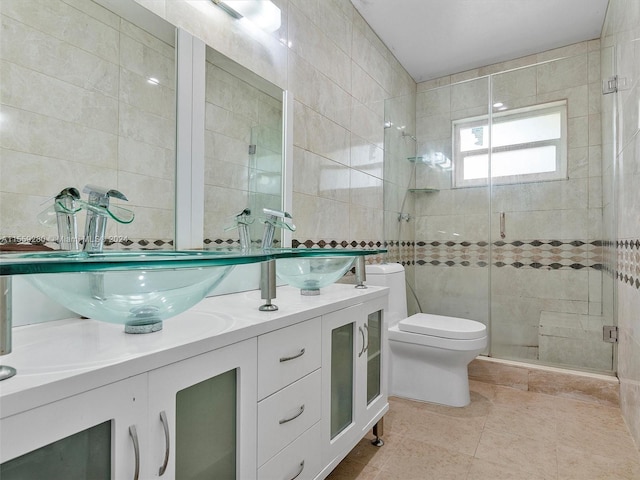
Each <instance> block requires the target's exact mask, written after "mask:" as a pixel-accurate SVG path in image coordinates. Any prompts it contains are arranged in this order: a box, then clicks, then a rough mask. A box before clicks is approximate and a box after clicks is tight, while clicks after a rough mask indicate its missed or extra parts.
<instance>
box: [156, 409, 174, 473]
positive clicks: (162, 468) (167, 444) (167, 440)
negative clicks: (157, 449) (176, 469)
mask: <svg viewBox="0 0 640 480" xmlns="http://www.w3.org/2000/svg"><path fill="white" fill-rule="evenodd" d="M160 421H161V422H162V427H163V428H164V445H165V449H164V462H163V463H162V465H161V466H160V469H159V470H158V475H159V476H160V477H161V476H162V475H164V472H166V471H167V465H168V464H169V448H170V446H171V438H170V437H169V422H168V421H167V414H166V412H165V411H164V410H163V411H161V412H160Z"/></svg>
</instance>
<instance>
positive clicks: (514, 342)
mask: <svg viewBox="0 0 640 480" xmlns="http://www.w3.org/2000/svg"><path fill="white" fill-rule="evenodd" d="M603 63H604V62H603ZM604 70H605V69H604V68H603V74H604V73H606V72H604ZM600 77H601V71H600V52H599V51H595V52H584V53H580V54H576V55H573V56H566V57H563V58H560V59H557V60H549V61H547V60H545V61H540V62H538V63H535V64H533V65H529V66H525V67H521V68H516V69H513V70H509V71H503V72H498V73H493V74H490V75H486V76H480V77H478V78H470V79H468V80H464V81H460V82H457V83H448V84H446V85H433V82H432V83H430V84H419V85H418V89H417V93H416V96H415V97H412V96H407V97H402V98H394V99H390V100H388V101H387V103H386V104H385V122H386V123H385V127H386V130H385V182H387V180H388V183H385V195H386V196H385V213H386V217H387V219H386V227H387V228H386V231H385V233H386V235H387V238H388V239H389V241H390V245H391V246H393V245H395V244H397V245H398V248H390V256H391V258H390V260H391V261H400V262H401V263H403V264H405V266H406V268H407V271H408V272H410V274H409V275H407V278H408V284H409V285H408V286H409V287H410V288H408V296H409V299H408V306H409V310H410V312H417V311H423V312H426V313H434V314H439V315H448V316H455V317H462V318H468V319H472V320H477V321H480V322H482V323H484V324H486V325H487V326H488V330H489V333H490V342H489V347H488V350H487V352H485V353H486V354H487V355H489V356H492V357H497V358H502V359H510V360H518V361H525V362H529V363H541V364H545V365H553V366H560V367H566V368H573V369H578V370H585V371H595V372H604V373H606V372H612V371H613V370H614V364H613V344H612V343H607V342H604V341H603V327H604V326H606V325H610V324H612V323H613V321H614V320H613V319H614V315H613V312H612V311H611V310H612V309H611V308H610V306H611V305H613V301H612V299H611V298H610V297H611V296H612V295H613V290H614V289H613V288H610V287H611V285H613V283H614V282H612V281H611V275H612V273H610V272H609V270H610V269H608V267H607V265H608V263H607V261H606V260H607V259H606V251H605V247H606V245H607V242H606V238H608V237H610V235H609V233H608V231H609V229H610V223H611V220H610V217H611V215H610V214H609V213H608V212H607V211H606V209H607V205H608V202H607V193H605V194H604V195H603V190H604V191H605V192H607V191H608V190H607V188H606V187H607V182H608V180H607V178H609V177H608V176H607V170H606V168H605V166H603V162H602V160H603V155H602V151H603V149H602V143H603V142H602V137H603V136H602V134H601V131H600V125H601V121H600V116H601V110H605V108H604V103H603V106H601V102H603V100H602V96H601V95H600V94H599V93H600V91H599V88H597V89H596V87H599V85H600ZM411 100H414V102H415V105H416V108H415V121H414V123H412V122H411V121H410V120H408V119H407V118H402V116H403V115H404V116H406V117H409V116H411V115H412V114H413V112H412V111H411V110H410V109H409V110H407V109H404V110H403V109H402V108H401V106H402V105H407V104H410V102H411ZM407 112H409V113H407ZM395 125H411V126H414V129H409V128H405V129H403V130H402V131H401V132H400V133H398V130H395V129H394V126H395ZM409 138H411V141H410V142H408V141H407V139H409ZM407 145H410V146H411V148H412V149H413V150H409V151H406V150H408V149H407ZM401 155H402V157H403V158H401ZM407 172H408V173H407ZM609 183H610V182H609ZM387 190H389V194H388V195H387V194H386V193H387ZM609 190H611V189H609ZM603 213H604V214H603ZM402 245H405V246H406V248H405V249H404V250H403V249H402ZM394 255H397V257H396V258H394Z"/></svg>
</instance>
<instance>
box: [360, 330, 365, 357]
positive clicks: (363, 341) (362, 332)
mask: <svg viewBox="0 0 640 480" xmlns="http://www.w3.org/2000/svg"><path fill="white" fill-rule="evenodd" d="M358 330H360V333H361V334H362V350H360V352H359V353H358V358H360V357H361V356H362V354H363V353H364V347H365V345H364V344H365V339H364V330H363V329H362V327H358Z"/></svg>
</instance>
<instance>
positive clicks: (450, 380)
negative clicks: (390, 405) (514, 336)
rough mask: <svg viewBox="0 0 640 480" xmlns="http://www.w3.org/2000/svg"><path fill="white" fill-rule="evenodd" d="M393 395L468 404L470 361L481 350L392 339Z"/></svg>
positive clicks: (390, 374) (390, 367)
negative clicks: (431, 345)
mask: <svg viewBox="0 0 640 480" xmlns="http://www.w3.org/2000/svg"><path fill="white" fill-rule="evenodd" d="M389 346H390V352H391V355H390V365H389V376H390V380H389V385H390V388H389V390H390V395H395V396H397V397H402V398H407V399H411V400H419V401H422V402H430V403H438V404H441V405H447V406H450V407H464V406H467V405H469V403H470V401H471V398H470V396H469V375H468V370H467V365H469V363H470V362H471V360H473V359H474V358H475V357H476V356H477V355H478V354H479V353H480V352H479V351H476V350H473V351H451V350H444V349H439V348H431V347H425V346H423V345H416V344H412V343H403V342H397V341H390V342H389Z"/></svg>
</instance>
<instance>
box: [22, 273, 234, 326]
mask: <svg viewBox="0 0 640 480" xmlns="http://www.w3.org/2000/svg"><path fill="white" fill-rule="evenodd" d="M232 269H233V265H222V266H210V267H201V268H181V269H172V268H159V269H147V270H110V271H100V272H76V273H62V274H57V273H56V274H51V273H50V274H39V275H29V276H27V279H28V281H29V282H30V283H31V284H32V285H34V286H35V287H36V288H38V289H39V290H40V291H42V292H43V293H45V294H46V295H48V296H49V297H51V298H52V299H53V300H55V301H57V302H58V303H60V304H62V305H63V306H64V307H66V308H68V309H69V310H72V311H74V312H76V313H78V314H80V315H82V316H85V317H88V318H93V319H96V320H102V321H105V322H111V323H120V324H123V325H124V326H125V332H127V333H149V332H154V331H158V330H160V329H162V321H163V320H166V319H167V318H171V317H173V316H175V315H178V314H180V313H182V312H184V311H186V310H188V309H189V308H191V307H193V306H194V305H195V304H196V303H198V302H200V301H201V300H202V299H203V298H205V297H206V296H207V294H209V293H210V292H211V290H213V289H214V288H215V287H216V286H217V285H219V284H220V282H222V280H223V279H224V278H225V277H226V276H227V275H228V274H229V272H230V271H231V270H232Z"/></svg>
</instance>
